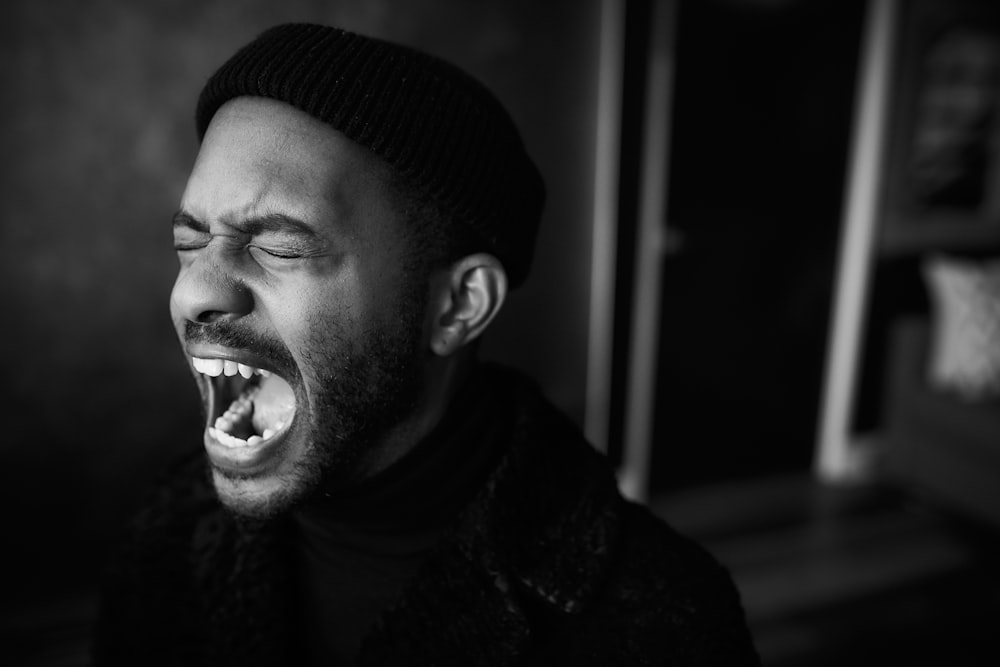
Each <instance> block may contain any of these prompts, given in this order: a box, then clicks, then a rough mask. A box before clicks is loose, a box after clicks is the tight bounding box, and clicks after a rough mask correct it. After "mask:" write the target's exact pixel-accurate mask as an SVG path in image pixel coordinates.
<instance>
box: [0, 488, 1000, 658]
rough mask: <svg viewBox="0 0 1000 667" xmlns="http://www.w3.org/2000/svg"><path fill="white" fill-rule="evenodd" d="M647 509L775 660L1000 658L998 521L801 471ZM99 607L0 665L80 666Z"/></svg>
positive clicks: (29, 635)
mask: <svg viewBox="0 0 1000 667" xmlns="http://www.w3.org/2000/svg"><path fill="white" fill-rule="evenodd" d="M651 505H652V507H653V509H654V510H655V511H657V512H658V513H660V514H661V515H662V516H664V517H666V518H667V519H668V520H669V521H670V522H671V523H672V524H673V525H674V526H675V527H677V528H678V529H679V530H681V531H682V532H684V533H686V534H688V535H690V536H692V537H694V538H696V539H698V540H699V541H700V542H701V543H702V544H704V545H705V546H706V547H707V548H708V549H709V550H710V551H711V552H712V553H714V554H715V555H716V557H717V558H719V560H721V561H722V562H723V563H724V564H726V565H727V566H728V567H729V568H730V571H731V572H732V574H733V577H734V579H735V581H736V583H737V585H738V586H739V588H740V590H741V593H742V595H743V602H744V607H745V609H746V611H747V617H748V621H749V623H750V626H751V630H752V632H753V634H754V637H755V640H756V642H757V647H758V650H759V651H760V654H761V656H762V658H763V661H764V664H765V665H767V666H769V667H797V666H805V665H808V666H810V667H824V666H826V665H831V666H832V665H838V666H839V665H852V666H864V665H907V666H908V667H921V666H924V665H948V666H964V665H1000V649H998V647H997V643H996V641H995V640H993V633H994V632H995V629H996V626H997V625H998V622H1000V611H998V610H1000V575H998V572H997V570H996V568H993V567H991V566H992V564H993V563H995V562H998V559H997V556H1000V533H998V532H996V531H995V530H993V529H989V528H984V527H983V526H979V525H973V524H970V523H968V522H967V521H964V520H960V519H957V518H956V517H953V516H949V515H947V514H945V513H942V512H941V511H940V510H939V509H938V508H936V507H935V506H934V505H933V504H931V503H928V502H926V501H919V500H915V499H914V498H912V497H909V496H907V495H905V494H902V493H900V492H898V491H897V490H893V489H889V488H877V487H862V486H856V487H849V488H829V487H824V486H820V485H817V484H815V483H814V482H813V481H812V480H811V479H810V478H809V477H808V476H807V475H804V474H802V475H792V476H781V477H774V478H769V479H763V480H757V481H753V482H742V483H738V484H726V485H720V486H715V487H710V488H700V489H697V490H693V491H687V492H683V493H674V494H671V495H668V496H665V497H660V498H657V499H655V500H654V501H653V502H652V503H651ZM93 613H94V600H93V596H89V595H87V594H86V593H84V594H81V595H78V596H69V597H68V598H67V599H66V600H64V601H63V602H61V603H59V604H58V605H56V606H53V605H51V604H46V605H39V607H38V608H37V609H35V610H32V609H25V610H20V613H19V614H18V615H17V617H16V618H0V646H2V655H3V656H4V661H3V662H4V663H5V664H8V665H23V666H24V667H28V666H31V667H41V666H45V667H79V666H82V665H85V664H86V646H87V639H88V632H89V625H90V619H91V618H92V616H93ZM8 660H10V661H8Z"/></svg>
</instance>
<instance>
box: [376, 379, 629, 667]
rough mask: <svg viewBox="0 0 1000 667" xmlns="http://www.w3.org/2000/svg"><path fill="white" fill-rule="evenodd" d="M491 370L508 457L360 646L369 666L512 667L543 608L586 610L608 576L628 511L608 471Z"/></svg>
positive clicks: (528, 393) (527, 387) (530, 396)
mask: <svg viewBox="0 0 1000 667" xmlns="http://www.w3.org/2000/svg"><path fill="white" fill-rule="evenodd" d="M489 372H490V373H491V374H492V375H494V380H495V381H497V382H498V383H500V384H501V385H502V386H503V387H504V390H505V391H504V392H503V394H504V395H505V396H507V397H509V399H510V406H509V407H510V408H511V410H512V414H513V415H514V419H513V422H514V425H515V426H514V430H513V437H512V443H511V447H510V449H509V451H508V452H507V454H506V456H505V457H504V459H503V461H502V462H501V464H500V465H499V467H498V468H497V470H496V471H495V472H494V474H493V475H492V476H491V478H490V480H489V481H488V483H487V484H486V486H485V487H484V489H483V490H482V491H481V492H480V493H479V495H478V496H477V498H476V499H475V500H474V501H473V502H472V504H471V505H470V506H469V507H468V508H467V510H466V511H465V512H464V513H463V514H462V516H461V518H460V521H459V523H458V527H457V529H456V530H455V531H454V533H453V534H452V536H451V538H450V539H448V540H446V541H445V543H444V544H443V545H442V547H441V548H440V549H439V550H438V552H437V553H436V554H435V555H434V556H433V557H432V558H431V559H430V560H429V562H428V563H426V565H425V567H424V568H423V569H422V570H421V572H420V574H419V575H418V576H417V577H416V579H415V580H414V581H413V582H411V584H410V586H408V588H407V589H406V592H405V593H404V595H403V598H402V599H401V601H400V602H399V603H398V604H397V605H396V606H395V607H394V608H393V609H391V610H390V611H389V612H387V613H386V614H385V615H384V616H383V620H382V624H381V626H380V627H379V628H378V629H377V631H376V632H375V633H373V634H372V636H370V637H369V639H368V641H367V642H366V643H365V646H364V649H363V651H362V654H363V656H364V657H365V660H369V659H370V660H371V663H370V664H391V663H392V662H393V660H394V659H395V658H405V659H406V661H407V662H414V663H419V664H429V663H431V662H435V661H437V660H439V659H440V656H441V655H452V656H462V657H463V660H467V661H468V662H469V663H475V664H502V663H504V662H507V661H508V659H513V658H514V657H515V656H517V655H518V654H520V653H521V651H522V650H523V648H524V647H525V646H526V644H527V642H529V641H530V639H531V637H532V632H533V623H532V619H533V618H534V617H536V616H537V615H538V609H539V608H542V609H544V611H545V613H546V614H547V615H548V614H553V613H555V614H576V613H579V612H581V611H582V610H583V609H585V608H586V606H587V603H588V601H589V600H590V598H591V597H592V596H593V595H594V594H595V593H596V591H597V587H598V586H599V584H600V582H601V581H602V580H603V578H604V574H605V572H606V570H607V569H608V567H609V566H610V560H611V558H612V556H613V545H614V543H615V541H616V537H617V533H618V512H619V509H620V504H621V503H622V502H623V501H622V499H621V496H620V495H619V494H618V492H617V486H616V484H615V481H614V477H613V475H612V474H611V472H610V469H609V468H608V466H607V464H606V463H605V462H604V461H603V460H602V457H600V455H598V454H597V453H596V452H595V451H594V450H593V449H592V448H591V447H590V446H589V445H588V444H587V443H586V442H585V440H584V439H583V437H582V435H581V434H580V433H579V431H578V429H577V428H576V426H575V425H574V424H572V423H571V422H570V421H569V420H568V419H567V418H565V417H564V416H562V415H561V414H560V413H559V412H558V411H557V410H556V409H555V408H554V407H552V406H551V405H550V404H549V403H548V402H547V401H545V399H544V398H543V397H542V395H541V393H540V392H539V391H538V389H537V388H536V387H535V386H534V385H532V384H531V383H530V382H529V381H527V380H526V379H524V378H521V377H520V376H517V375H516V374H513V373H511V372H510V371H501V370H500V369H490V370H489ZM442 624H443V625H444V627H442ZM476 658H480V660H479V661H477V660H476ZM422 661H423V662H422Z"/></svg>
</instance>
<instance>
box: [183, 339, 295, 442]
mask: <svg viewBox="0 0 1000 667" xmlns="http://www.w3.org/2000/svg"><path fill="white" fill-rule="evenodd" d="M191 364H192V366H194V369H195V370H196V371H197V372H199V373H201V374H202V375H205V376H207V377H208V381H209V384H210V385H211V387H212V397H211V407H210V411H211V412H210V415H209V424H210V425H209V427H208V433H209V435H210V436H211V437H212V438H213V439H215V440H216V441H217V442H219V443H220V444H222V445H224V446H226V447H231V448H243V447H256V446H257V445H262V444H265V443H267V442H268V441H270V440H272V439H274V438H276V437H277V436H279V435H281V434H282V433H284V431H285V430H286V429H287V428H288V427H289V426H290V425H291V423H292V418H293V417H294V415H295V393H294V392H293V391H292V388H291V386H290V385H289V384H288V382H286V381H285V380H284V379H283V378H281V377H279V376H278V375H277V374H275V373H273V372H271V371H268V370H265V369H262V368H256V367H254V366H250V365H247V364H243V363H239V362H236V361H232V360H229V359H206V358H201V357H191Z"/></svg>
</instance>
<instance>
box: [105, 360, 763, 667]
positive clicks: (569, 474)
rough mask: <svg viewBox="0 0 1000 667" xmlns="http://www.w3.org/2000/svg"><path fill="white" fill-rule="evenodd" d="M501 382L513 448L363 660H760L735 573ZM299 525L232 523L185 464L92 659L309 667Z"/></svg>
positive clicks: (531, 396)
mask: <svg viewBox="0 0 1000 667" xmlns="http://www.w3.org/2000/svg"><path fill="white" fill-rule="evenodd" d="M491 373H492V374H493V376H494V377H493V381H495V382H497V383H499V384H500V385H501V386H502V390H503V391H504V392H506V393H507V394H508V395H509V396H510V399H511V404H512V405H513V406H514V411H513V414H514V415H515V418H514V426H513V429H512V433H513V437H512V441H511V442H510V444H509V448H508V450H507V452H506V454H505V455H504V457H503V459H502V461H501V463H500V464H499V466H498V467H497V469H496V470H495V471H494V472H493V473H492V475H491V476H490V478H489V481H488V482H487V484H486V485H485V487H484V488H483V489H482V490H481V491H480V492H479V493H478V495H477V496H476V498H475V499H474V500H473V501H472V502H471V504H470V505H469V506H468V507H467V508H466V509H465V510H464V511H463V512H462V513H461V515H460V516H459V517H458V519H457V522H456V524H455V527H454V529H453V530H452V531H451V532H450V533H449V535H448V537H446V538H445V539H444V540H443V541H442V543H441V544H440V545H439V546H438V547H437V548H436V550H435V551H434V552H433V554H432V555H431V556H430V557H429V558H428V560H427V561H426V562H425V564H424V565H423V567H422V568H421V570H420V571H419V572H418V574H417V575H416V576H415V577H414V579H413V580H411V581H410V582H409V584H408V585H407V586H406V588H405V590H404V591H403V593H402V595H401V597H400V598H399V599H398V600H397V602H396V603H395V604H394V605H392V606H391V607H390V608H389V609H387V610H386V611H385V612H384V613H383V614H382V617H381V618H380V620H379V622H378V623H377V624H376V626H375V627H374V628H373V630H372V631H371V632H370V633H369V634H368V636H367V637H366V638H365V639H364V641H363V643H362V648H361V653H360V655H359V657H358V663H359V664H364V665H522V664H523V665H529V664H530V665H632V664H635V665H755V664H759V661H758V658H757V655H756V652H755V650H754V646H753V642H752V639H751V637H750V634H749V632H748V630H747V627H746V622H745V618H744V614H743V610H742V607H741V605H740V600H739V595H738V593H737V591H736V589H735V587H734V585H733V583H732V581H731V579H730V577H729V574H728V573H727V572H726V570H725V569H724V568H722V567H721V566H720V565H719V564H718V563H717V562H716V561H715V560H714V559H713V558H712V557H711V556H710V555H708V554H707V553H706V552H705V551H704V550H703V549H702V548H700V547H699V546H698V545H696V544H695V543H693V542H691V541H689V540H688V539H686V538H684V537H682V536H680V535H678V534H677V533H676V532H674V531H673V530H672V529H671V528H670V527H668V526H667V525H665V524H664V523H663V522H662V521H660V520H658V519H656V518H654V517H653V516H652V515H651V514H650V513H649V512H648V511H647V510H646V509H645V508H643V507H641V506H638V505H635V504H632V503H629V502H627V501H625V500H623V498H622V497H621V496H620V495H619V493H618V491H617V486H616V484H615V480H614V476H613V474H612V471H611V469H610V468H609V466H608V464H607V463H606V461H605V460H604V458H603V457H602V456H601V455H599V454H598V453H596V452H595V451H594V450H593V449H592V448H591V447H590V446H589V445H588V444H587V443H586V442H585V441H584V439H583V437H582V435H581V434H580V433H579V431H578V429H577V428H576V427H575V425H573V424H572V423H571V422H570V421H569V420H567V419H566V418H565V417H564V416H562V415H561V414H560V413H559V412H558V411H557V410H556V409H555V408H554V407H552V406H551V405H550V404H549V403H548V402H547V401H546V400H545V399H544V398H543V397H542V396H541V394H540V393H539V391H538V390H537V388H535V386H534V385H533V384H531V383H530V382H528V381H527V380H524V379H523V378H521V377H519V376H517V375H515V374H513V373H510V372H506V371H500V370H498V369H493V370H492V371H491ZM288 530H289V529H288V528H287V527H285V526H283V525H282V524H281V523H280V522H272V523H269V524H262V523H256V522H248V521H241V520H237V519H234V518H233V517H232V516H230V515H229V514H227V513H226V512H225V511H223V510H222V508H221V507H220V506H219V504H218V501H217V499H216V498H215V495H214V492H213V491H212V489H211V483H210V481H209V479H208V477H207V473H206V472H205V465H204V462H203V461H202V460H201V459H200V458H199V459H197V460H193V461H191V462H190V463H189V464H188V465H187V466H186V467H185V468H183V469H182V470H181V471H180V472H178V473H175V474H173V475H172V477H171V479H170V481H169V483H168V484H166V485H165V486H163V488H162V489H161V490H160V492H159V493H158V495H157V496H156V498H155V499H154V502H152V503H151V505H150V506H149V508H148V509H147V510H146V511H145V512H144V513H143V514H142V515H141V516H140V517H139V520H138V521H137V522H136V524H135V530H134V531H133V533H132V536H131V538H130V540H129V541H128V542H127V543H126V545H125V546H124V548H123V550H122V553H121V555H120V557H119V558H118V559H117V561H116V564H115V566H114V568H113V569H112V570H111V573H110V577H109V580H108V584H107V586H106V593H105V598H104V602H103V607H102V615H101V619H100V622H99V624H98V632H97V636H96V638H95V664H96V665H98V667H100V666H102V665H125V664H128V665H136V664H142V665H227V664H232V665H240V666H241V667H247V666H249V665H262V664H270V665H284V664H297V661H298V660H297V657H296V645H297V643H296V640H295V630H296V629H295V622H294V620H293V619H294V618H295V616H294V613H293V609H292V607H293V604H294V603H293V601H292V595H291V591H292V576H293V573H292V572H291V571H290V570H291V568H290V562H291V559H290V557H289V549H290V547H289V542H290V537H289V533H288Z"/></svg>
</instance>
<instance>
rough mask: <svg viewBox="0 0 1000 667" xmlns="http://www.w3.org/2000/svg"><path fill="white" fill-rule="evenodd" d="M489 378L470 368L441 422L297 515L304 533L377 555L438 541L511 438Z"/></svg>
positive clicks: (321, 496)
mask: <svg viewBox="0 0 1000 667" xmlns="http://www.w3.org/2000/svg"><path fill="white" fill-rule="evenodd" d="M484 375H486V373H484V372H483V371H482V370H478V369H476V370H473V372H472V373H471V374H470V377H469V378H468V380H467V381H466V382H465V384H464V386H463V387H462V388H461V389H460V390H459V392H457V393H456V395H455V399H454V400H453V402H452V405H451V406H450V407H449V408H448V410H447V411H446V413H445V415H444V417H443V418H442V420H441V422H440V423H439V424H438V425H437V426H436V427H435V428H434V429H433V430H432V432H431V433H430V434H429V435H428V436H427V437H426V438H425V439H424V440H423V441H421V442H420V443H418V444H417V445H416V446H414V448H413V449H411V450H410V451H409V452H407V453H406V454H405V455H404V456H403V457H402V458H401V459H399V460H398V461H396V462H395V463H393V464H392V465H390V466H389V467H388V468H386V469H385V470H383V471H381V472H379V473H377V474H376V475H374V476H373V477H371V478H369V479H367V480H364V481H363V482H360V483H357V484H354V485H352V486H349V487H346V488H341V489H336V490H324V491H322V492H320V493H318V494H316V496H314V497H313V498H312V499H311V500H310V501H308V502H307V503H306V504H305V505H303V506H302V507H300V508H299V509H298V510H296V511H295V512H294V518H295V523H296V525H297V526H298V528H299V530H300V531H302V532H303V533H304V534H306V535H308V534H309V533H319V534H321V535H322V536H323V537H324V541H326V540H327V539H331V538H332V539H334V540H336V541H337V542H338V543H339V544H341V546H344V547H347V546H350V545H351V544H352V543H354V544H355V546H357V547H358V548H360V549H362V550H364V551H370V550H373V551H376V552H377V551H381V550H382V549H390V550H393V551H394V550H395V549H394V548H393V545H395V547H398V548H401V549H403V550H404V551H409V550H411V549H413V548H419V547H421V546H430V544H429V543H431V542H434V541H436V539H437V538H438V537H440V535H441V534H442V533H443V532H444V531H445V530H446V529H447V528H448V527H449V526H451V525H452V523H453V522H454V520H455V518H456V517H457V516H458V514H459V512H460V511H461V510H462V508H463V507H465V506H466V505H467V504H468V503H469V501H470V500H472V498H473V496H474V495H475V494H476V492H477V491H478V490H479V489H480V488H481V487H482V485H483V483H484V482H485V480H486V479H487V477H488V476H489V474H490V471H491V470H492V469H493V468H494V467H495V465H496V464H497V462H498V461H499V459H500V457H501V456H502V453H503V452H502V451H501V449H502V443H504V442H506V441H507V440H508V439H509V438H507V437H505V436H506V435H507V434H505V433H504V432H503V429H504V426H503V425H504V423H505V422H506V421H507V420H504V419H503V414H504V406H503V405H501V401H502V399H501V397H500V394H499V393H498V392H497V391H496V388H495V387H494V386H493V383H491V382H490V381H489V379H488V378H486V377H484ZM369 538H370V539H371V540H372V542H370V543H369V542H368V540H369Z"/></svg>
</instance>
